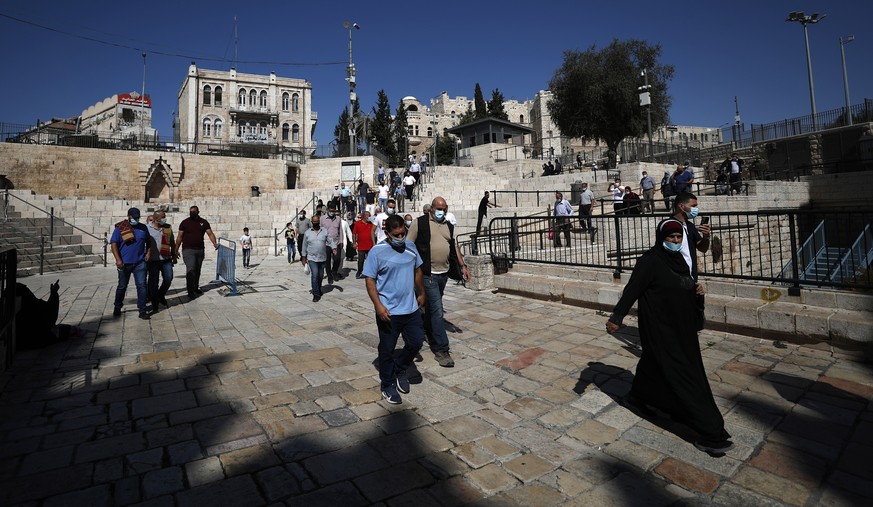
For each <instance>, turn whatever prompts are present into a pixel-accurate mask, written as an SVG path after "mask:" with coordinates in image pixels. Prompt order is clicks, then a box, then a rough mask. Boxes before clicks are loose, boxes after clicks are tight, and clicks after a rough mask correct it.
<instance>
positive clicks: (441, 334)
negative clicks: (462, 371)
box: [424, 273, 449, 353]
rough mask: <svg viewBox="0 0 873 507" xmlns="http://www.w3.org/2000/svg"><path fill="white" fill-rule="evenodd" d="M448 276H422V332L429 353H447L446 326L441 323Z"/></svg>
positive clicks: (444, 274)
mask: <svg viewBox="0 0 873 507" xmlns="http://www.w3.org/2000/svg"><path fill="white" fill-rule="evenodd" d="M448 281H449V275H448V274H447V273H442V274H439V275H435V274H430V275H424V294H425V297H426V301H425V304H424V332H425V334H426V335H427V342H428V344H429V345H430V350H431V352H434V353H436V352H448V351H449V337H448V336H447V335H446V324H445V322H444V321H443V316H444V315H445V313H444V312H443V293H444V292H445V291H446V283H447V282H448Z"/></svg>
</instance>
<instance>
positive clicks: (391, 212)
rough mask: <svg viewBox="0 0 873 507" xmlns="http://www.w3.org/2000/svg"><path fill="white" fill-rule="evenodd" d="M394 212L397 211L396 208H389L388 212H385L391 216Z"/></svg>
mask: <svg viewBox="0 0 873 507" xmlns="http://www.w3.org/2000/svg"><path fill="white" fill-rule="evenodd" d="M394 211H395V210H394V208H388V209H387V210H385V212H386V213H388V214H389V215H393V214H394Z"/></svg>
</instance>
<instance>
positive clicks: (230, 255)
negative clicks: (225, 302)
mask: <svg viewBox="0 0 873 507" xmlns="http://www.w3.org/2000/svg"><path fill="white" fill-rule="evenodd" d="M222 278H223V279H224V281H225V282H227V283H229V284H230V294H228V296H239V292H237V290H236V241H232V240H229V239H227V238H218V257H217V258H216V259H215V280H214V282H216V283H220V282H221V281H222Z"/></svg>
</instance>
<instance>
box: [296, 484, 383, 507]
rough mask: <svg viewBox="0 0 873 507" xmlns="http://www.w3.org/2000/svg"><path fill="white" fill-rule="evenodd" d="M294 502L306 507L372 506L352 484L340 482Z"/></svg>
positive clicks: (298, 498)
mask: <svg viewBox="0 0 873 507" xmlns="http://www.w3.org/2000/svg"><path fill="white" fill-rule="evenodd" d="M294 502H295V503H296V504H297V505H305V506H306V507H336V506H337V505H342V506H343V507H346V506H348V507H364V506H368V505H372V502H370V500H368V499H366V498H365V497H364V495H362V494H361V492H360V491H359V490H358V488H356V487H355V485H354V484H352V483H351V482H340V483H337V484H331V485H329V486H326V487H323V488H320V489H316V490H314V491H311V492H309V493H305V494H303V495H299V496H296V497H294Z"/></svg>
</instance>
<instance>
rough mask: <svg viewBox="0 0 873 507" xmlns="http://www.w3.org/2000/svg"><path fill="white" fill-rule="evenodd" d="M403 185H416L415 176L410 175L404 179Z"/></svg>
mask: <svg viewBox="0 0 873 507" xmlns="http://www.w3.org/2000/svg"><path fill="white" fill-rule="evenodd" d="M403 184H404V185H415V176H413V175H411V174H410V175H409V176H407V177H405V178H403Z"/></svg>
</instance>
